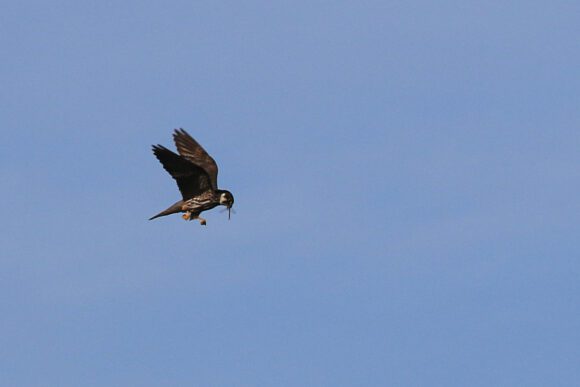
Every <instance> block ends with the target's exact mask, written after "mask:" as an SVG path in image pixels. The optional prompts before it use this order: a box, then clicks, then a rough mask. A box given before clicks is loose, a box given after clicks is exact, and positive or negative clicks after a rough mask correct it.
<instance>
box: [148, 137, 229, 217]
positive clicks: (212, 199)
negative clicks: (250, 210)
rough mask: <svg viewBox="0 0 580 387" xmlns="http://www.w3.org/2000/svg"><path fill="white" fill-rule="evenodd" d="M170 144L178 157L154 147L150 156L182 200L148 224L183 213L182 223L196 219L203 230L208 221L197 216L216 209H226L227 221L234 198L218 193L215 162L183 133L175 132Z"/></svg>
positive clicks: (222, 192) (160, 146)
mask: <svg viewBox="0 0 580 387" xmlns="http://www.w3.org/2000/svg"><path fill="white" fill-rule="evenodd" d="M173 140H174V141H175V146H176V147H177V152H178V153H179V154H177V153H175V152H173V151H171V150H169V149H167V148H165V147H164V146H162V145H153V154H155V157H157V159H158V160H159V161H160V162H161V164H162V165H163V168H164V169H165V170H166V171H167V172H169V174H170V175H171V177H173V178H174V179H175V181H176V182H177V187H178V188H179V191H180V192H181V196H182V200H179V201H178V202H176V203H175V204H173V205H172V206H171V207H169V208H168V209H166V210H165V211H161V212H160V213H158V214H157V215H155V216H153V217H151V218H150V219H149V220H152V219H155V218H159V217H161V216H166V215H171V214H177V213H180V212H183V215H182V216H181V217H182V218H183V219H185V220H194V219H196V220H198V221H199V224H201V225H202V226H205V225H206V224H207V221H206V220H205V219H204V218H202V217H200V216H199V215H200V214H201V213H202V212H203V211H207V210H211V209H212V208H214V207H217V206H219V205H222V206H225V207H226V208H227V210H228V219H229V211H230V210H231V208H232V206H233V205H234V196H233V195H232V193H231V192H230V191H226V190H223V189H218V185H217V175H218V166H217V164H216V162H215V160H214V159H213V158H212V157H211V156H210V155H209V154H208V153H207V152H206V151H205V150H204V149H203V148H202V147H201V145H199V143H198V142H197V141H195V140H194V139H193V137H191V136H190V135H189V134H188V133H187V132H186V131H185V130H183V129H175V132H174V133H173Z"/></svg>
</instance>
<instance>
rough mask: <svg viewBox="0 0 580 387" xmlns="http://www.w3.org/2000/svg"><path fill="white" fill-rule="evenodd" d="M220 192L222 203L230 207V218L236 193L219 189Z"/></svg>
mask: <svg viewBox="0 0 580 387" xmlns="http://www.w3.org/2000/svg"><path fill="white" fill-rule="evenodd" d="M219 193H220V204H221V205H222V206H226V207H227V208H228V219H229V218H230V211H229V210H231V208H232V206H233V205H234V195H232V193H231V192H230V191H225V190H222V191H219Z"/></svg>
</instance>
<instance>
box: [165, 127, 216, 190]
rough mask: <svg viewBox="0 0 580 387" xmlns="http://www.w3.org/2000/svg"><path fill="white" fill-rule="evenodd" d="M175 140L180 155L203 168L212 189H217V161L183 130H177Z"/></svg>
mask: <svg viewBox="0 0 580 387" xmlns="http://www.w3.org/2000/svg"><path fill="white" fill-rule="evenodd" d="M173 140H174V141H175V146H176V147H177V151H178V152H179V154H180V155H181V156H183V157H184V158H186V159H187V160H188V161H190V162H191V163H193V164H195V165H197V166H198V167H200V168H202V169H203V170H204V171H205V172H206V173H207V175H208V176H209V179H210V182H211V186H212V188H213V189H214V190H215V189H217V175H218V166H217V164H216V163H215V160H214V159H213V158H212V157H211V156H210V155H209V154H208V153H207V152H206V151H205V149H203V148H202V147H201V145H199V143H198V142H197V141H195V140H194V139H193V137H191V136H190V135H189V134H188V133H187V132H186V131H185V130H183V129H175V133H173Z"/></svg>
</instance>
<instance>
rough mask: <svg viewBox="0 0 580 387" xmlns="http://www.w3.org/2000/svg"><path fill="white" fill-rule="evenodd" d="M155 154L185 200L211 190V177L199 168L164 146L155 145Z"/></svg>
mask: <svg viewBox="0 0 580 387" xmlns="http://www.w3.org/2000/svg"><path fill="white" fill-rule="evenodd" d="M153 153H154V154H155V157H157V159H158V160H159V161H160V162H161V164H162V165H163V168H164V169H165V170H166V171H167V172H169V174H170V175H171V177H173V178H174V179H175V181H176V182H177V186H178V187H179V191H180V192H181V195H182V196H183V200H187V199H191V198H192V197H194V196H196V195H199V194H200V193H202V192H204V191H207V190H208V189H210V188H211V183H210V178H209V175H208V174H207V172H206V171H205V170H203V169H202V168H200V167H199V166H197V165H195V164H193V163H191V162H190V161H188V160H187V159H185V158H183V157H181V156H179V155H178V154H176V153H174V152H172V151H170V150H169V149H167V148H165V147H164V146H162V145H153Z"/></svg>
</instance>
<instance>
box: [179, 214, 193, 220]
mask: <svg viewBox="0 0 580 387" xmlns="http://www.w3.org/2000/svg"><path fill="white" fill-rule="evenodd" d="M181 217H182V218H183V219H184V220H190V219H191V212H186V213H185V214H183V215H181Z"/></svg>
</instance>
